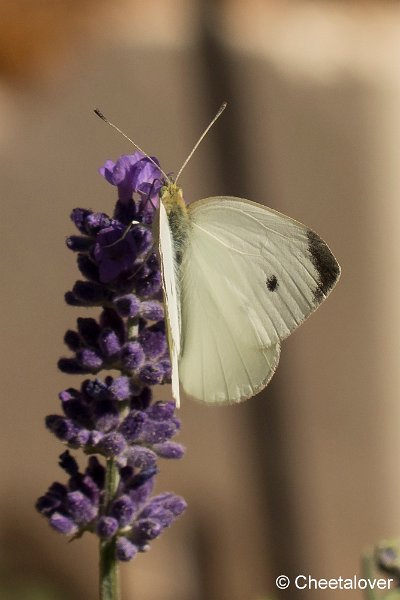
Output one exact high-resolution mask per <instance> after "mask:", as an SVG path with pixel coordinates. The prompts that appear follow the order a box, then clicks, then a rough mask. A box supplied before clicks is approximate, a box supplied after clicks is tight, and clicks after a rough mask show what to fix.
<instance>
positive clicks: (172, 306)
mask: <svg viewBox="0 0 400 600" xmlns="http://www.w3.org/2000/svg"><path fill="white" fill-rule="evenodd" d="M158 237H159V250H160V258H161V275H162V281H163V290H164V306H165V310H166V319H165V322H166V326H167V334H168V344H169V350H170V357H171V367H172V395H173V397H174V399H175V401H176V405H177V406H178V407H179V404H180V396H179V373H178V357H179V355H180V353H181V308H180V306H181V305H180V288H179V286H178V285H177V271H176V258H175V250H174V245H173V239H172V235H171V230H170V227H169V223H168V216H167V212H166V210H165V207H164V205H163V203H162V202H160V209H159V221H158Z"/></svg>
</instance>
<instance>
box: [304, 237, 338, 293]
mask: <svg viewBox="0 0 400 600" xmlns="http://www.w3.org/2000/svg"><path fill="white" fill-rule="evenodd" d="M307 239H308V251H309V253H310V256H311V261H312V263H313V265H314V267H315V268H316V269H317V271H318V287H317V288H316V290H315V291H314V300H315V302H316V303H318V304H319V303H320V302H322V300H323V299H324V298H325V296H326V295H327V294H328V292H329V291H330V290H331V289H332V288H333V286H334V285H335V283H336V281H337V279H338V277H339V274H340V267H339V265H338V264H337V262H336V259H335V257H334V256H333V254H332V252H331V251H330V250H329V248H328V246H327V245H326V244H325V242H324V241H323V240H321V238H320V237H319V236H318V235H317V234H316V233H314V231H307Z"/></svg>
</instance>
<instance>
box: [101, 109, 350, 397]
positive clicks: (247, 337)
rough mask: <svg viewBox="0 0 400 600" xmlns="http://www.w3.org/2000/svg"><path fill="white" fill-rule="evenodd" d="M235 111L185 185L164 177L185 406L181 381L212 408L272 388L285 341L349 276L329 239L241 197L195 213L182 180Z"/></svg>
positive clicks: (165, 244) (168, 287) (164, 231)
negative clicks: (342, 270)
mask: <svg viewBox="0 0 400 600" xmlns="http://www.w3.org/2000/svg"><path fill="white" fill-rule="evenodd" d="M225 107H226V103H224V104H223V105H222V106H221V108H220V109H219V111H218V112H217V114H216V116H215V117H214V119H213V120H212V121H211V123H210V124H209V126H208V127H207V128H206V130H205V131H204V133H203V134H202V135H201V137H200V139H199V140H198V142H197V143H196V145H195V146H194V148H193V150H192V152H191V153H190V154H189V156H188V158H187V159H186V161H185V162H184V164H183V165H182V167H181V169H180V171H179V173H178V175H177V177H176V180H175V182H174V181H172V180H171V179H170V178H169V177H168V176H167V175H166V174H165V173H164V172H163V171H161V172H162V173H163V175H164V177H165V181H166V184H165V185H164V187H163V188H161V191H160V207H159V213H158V216H157V219H156V227H155V233H156V236H157V237H158V240H159V252H160V258H161V271H162V279H163V290H164V301H165V302H164V303H165V308H166V324H167V332H168V341H169V349H170V356H171V364H172V394H173V396H174V399H175V401H176V404H177V406H179V404H180V393H179V382H180V383H181V384H182V388H183V389H184V391H185V392H186V393H187V394H189V395H190V396H193V397H194V398H196V399H197V400H200V401H202V402H206V403H208V404H227V403H234V402H241V401H242V400H246V399H247V398H250V397H251V396H253V395H254V394H256V393H257V392H259V391H260V390H262V389H263V388H264V387H265V386H266V385H267V384H268V382H269V381H270V380H271V377H272V376H273V374H274V372H275V369H276V367H277V365H278V361H279V353H280V342H281V341H282V340H283V339H285V338H286V337H287V336H288V335H289V334H290V333H292V331H294V330H295V329H296V327H298V326H299V325H300V324H301V323H302V322H303V321H304V320H305V319H306V318H307V317H308V316H309V315H310V314H311V313H312V312H313V311H314V310H315V309H316V308H318V306H319V305H320V304H321V302H322V301H323V300H324V299H325V298H326V297H327V296H328V294H329V293H330V292H331V290H332V289H333V287H334V285H335V284H336V282H337V281H338V279H339V276H340V267H339V265H338V263H337V261H336V259H335V257H334V256H333V254H332V253H331V251H330V249H329V248H328V246H327V245H326V244H325V242H324V241H323V240H321V238H320V237H319V236H318V235H317V234H316V233H314V232H313V231H311V229H309V228H308V227H306V226H305V225H302V224H301V223H298V222H297V221H294V220H293V219H291V218H290V217H287V216H285V215H283V214H281V213H279V212H277V211H275V210H272V209H270V208H267V207H266V206H263V205H261V204H257V203H256V202H251V201H250V200H245V199H243V198H235V197H232V196H216V197H215V198H206V199H204V200H199V201H198V202H194V203H192V204H190V205H189V206H186V204H185V201H184V200H183V195H182V190H181V188H180V187H178V185H177V181H178V179H179V176H180V174H181V173H182V171H183V169H184V168H185V166H186V164H187V163H188V161H189V160H190V158H191V156H192V155H193V153H194V152H195V150H196V148H197V147H198V145H199V144H200V142H201V141H202V139H203V138H204V136H205V135H206V133H207V132H208V130H209V129H210V128H211V126H212V125H213V124H214V123H215V121H216V120H217V119H218V117H219V116H220V115H221V113H222V112H223V110H224V109H225ZM95 112H96V114H97V115H98V116H99V117H100V118H102V119H103V120H104V121H106V123H108V124H109V125H111V127H113V128H114V129H116V130H117V131H118V132H119V133H121V134H122V135H123V136H124V137H125V138H126V139H128V140H129V141H130V142H131V143H132V144H133V145H134V146H135V147H136V148H137V149H138V150H140V151H141V152H143V150H142V149H141V148H140V147H139V146H138V145H137V144H136V143H135V142H133V141H132V140H131V139H130V138H129V137H128V136H127V135H126V134H125V133H124V132H123V131H121V130H120V129H119V128H118V127H117V126H116V125H114V124H113V123H110V121H108V119H106V117H104V115H103V114H102V113H101V112H100V111H98V110H97V109H96V110H95ZM144 154H145V155H146V156H147V157H148V159H149V160H150V161H151V162H154V161H153V159H152V158H151V157H149V156H148V155H147V154H146V153H145V152H144ZM154 164H156V163H154ZM156 166H157V167H158V165H156ZM160 170H161V169H160Z"/></svg>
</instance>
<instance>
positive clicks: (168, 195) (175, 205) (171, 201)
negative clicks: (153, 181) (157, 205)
mask: <svg viewBox="0 0 400 600" xmlns="http://www.w3.org/2000/svg"><path fill="white" fill-rule="evenodd" d="M160 200H161V202H162V203H163V205H164V207H165V210H166V212H167V216H168V223H169V226H170V230H171V235H172V239H173V241H174V250H175V258H176V261H177V264H178V265H180V263H181V262H182V258H183V252H184V249H185V246H186V243H187V238H188V227H189V214H188V211H187V207H186V204H185V201H184V199H183V194H182V189H181V188H180V187H178V186H177V185H176V184H175V183H168V185H165V186H164V187H162V188H161V191H160Z"/></svg>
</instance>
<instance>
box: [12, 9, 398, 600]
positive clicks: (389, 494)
mask: <svg viewBox="0 0 400 600" xmlns="http://www.w3.org/2000/svg"><path fill="white" fill-rule="evenodd" d="M399 17H400V6H399V3H398V2H385V1H383V0H379V1H378V0H377V1H376V2H372V1H370V2H362V1H354V2H352V1H351V0H348V1H347V2H342V1H337V2H334V1H330V0H323V1H322V0H320V1H317V0H315V1H305V0H297V1H288V0H286V1H285V0H246V2H243V1H240V0H225V1H222V0H221V1H219V2H217V1H214V2H213V1H212V0H203V1H201V0H198V1H196V0H153V1H152V2H147V3H144V2H140V1H139V0H116V1H115V2H113V3H109V2H104V1H102V0H96V1H94V0H79V2H78V1H76V0H73V1H71V0H69V1H68V0H57V1H55V0H14V2H12V3H11V2H7V1H6V0H3V2H2V3H0V187H1V206H2V211H3V214H2V217H1V221H0V227H1V235H0V244H1V255H0V256H1V266H2V269H3V273H2V281H3V284H2V294H1V297H2V308H1V314H2V318H1V339H2V352H3V358H2V361H1V366H2V373H1V382H2V389H3V396H4V398H3V401H2V413H1V429H2V433H1V436H0V456H1V466H2V485H1V489H0V503H1V504H0V528H1V529H0V565H1V566H0V597H1V598H2V599H3V598H4V599H5V600H27V599H29V600H72V599H74V600H95V599H96V597H97V543H96V540H94V539H90V538H89V537H84V538H83V539H82V540H80V541H77V542H74V543H73V544H68V543H67V541H66V538H63V537H62V536H60V535H56V534H55V533H54V532H52V531H51V530H50V529H49V527H48V526H47V523H46V522H45V521H44V520H43V519H42V518H40V517H39V515H38V514H37V513H36V512H35V511H34V508H33V504H34V502H35V500H36V498H37V496H39V495H41V494H42V493H43V492H44V491H45V490H46V489H47V487H48V485H49V484H50V483H51V482H52V481H54V480H58V479H59V478H61V480H63V479H62V478H63V475H62V473H61V471H60V470H59V468H58V467H57V457H58V455H59V454H60V452H61V451H62V446H61V445H60V443H59V442H57V441H56V440H55V439H54V438H53V437H52V435H51V434H49V433H48V432H46V431H45V429H44V425H43V419H44V416H45V415H46V414H49V413H53V412H57V411H58V407H59V403H58V399H57V393H58V391H59V390H61V389H64V387H67V386H69V385H72V384H75V385H76V384H77V383H78V381H79V378H76V379H75V380H74V381H72V379H73V378H71V377H70V378H68V377H67V376H65V375H63V374H61V373H58V372H57V369H56V361H57V359H58V357H59V356H60V355H63V354H65V353H66V349H64V346H63V342H62V338H63V335H64V331H65V330H66V329H67V328H68V327H71V326H73V325H74V323H75V319H76V317H77V316H79V315H80V312H79V310H75V309H73V308H71V307H67V306H66V305H64V303H63V294H64V292H65V291H66V290H67V289H70V287H71V285H72V284H73V282H74V280H75V278H76V277H77V270H76V267H75V261H74V257H73V256H72V255H71V253H69V252H68V251H67V249H66V248H65V243H64V240H65V237H66V236H67V235H68V234H70V233H71V232H72V224H71V223H70V221H69V214H70V211H71V209H72V208H74V207H76V206H84V207H90V208H93V209H96V210H104V211H106V212H107V211H110V210H111V209H112V206H113V204H114V202H115V199H116V198H115V190H114V189H113V188H112V187H111V186H109V185H108V184H107V183H105V181H104V180H103V179H102V177H100V176H99V175H98V174H97V168H98V167H99V166H101V165H102V164H103V163H104V162H105V160H106V159H109V158H110V159H113V160H115V159H116V158H117V157H118V156H119V155H121V154H124V153H130V152H132V151H133V150H132V148H131V147H130V146H129V145H128V144H127V142H126V141H125V140H123V139H122V138H120V137H118V136H117V135H115V133H114V132H113V131H112V130H111V129H109V128H107V127H106V126H105V125H104V124H103V123H101V122H100V121H99V119H96V118H95V117H94V116H93V113H92V109H93V108H94V107H96V106H98V107H99V108H100V109H101V110H102V111H104V113H105V114H106V115H107V116H108V117H109V118H110V119H111V120H114V121H115V122H117V123H118V124H119V126H120V127H122V128H123V129H124V130H125V131H126V132H127V133H128V134H129V135H130V136H132V137H133V138H134V139H135V140H136V141H137V143H138V144H139V145H141V146H142V147H144V148H145V149H146V151H147V152H148V153H150V154H154V155H156V156H158V157H159V159H160V160H161V164H162V165H163V168H164V170H166V171H167V172H169V171H175V172H176V171H177V169H178V168H179V166H180V165H181V163H182V161H183V160H184V158H185V157H186V155H187V154H188V152H189V150H190V148H191V147H192V145H193V143H194V141H195V140H196V139H197V137H198V135H199V134H200V132H201V131H202V130H203V128H204V127H205V125H206V124H207V123H208V122H209V120H210V119H211V118H212V116H213V115H214V114H215V112H216V110H217V108H218V106H219V105H220V104H221V102H222V101H223V100H227V101H228V103H229V106H228V110H227V111H226V112H225V113H224V116H223V117H222V118H221V119H220V121H219V122H218V124H217V125H216V126H215V127H214V129H213V130H212V132H211V133H210V134H209V136H208V137H207V139H206V140H205V142H204V143H203V144H202V146H201V148H200V149H199V150H198V152H197V154H196V156H195V157H194V158H193V160H192V161H191V163H190V165H189V166H188V167H187V169H186V171H185V173H184V175H183V178H182V180H181V183H182V185H183V188H184V192H185V197H186V200H187V201H188V202H190V201H192V200H196V199H199V198H201V197H207V196H212V195H218V194H225V195H229V194H231V195H236V196H244V197H246V198H250V199H252V200H255V201H257V202H261V203H265V204H267V205H269V206H271V207H273V208H275V209H278V210H280V211H282V212H285V213H287V214H289V215H290V216H292V217H294V218H296V219H297V220H299V221H302V222H304V223H307V225H309V226H310V227H312V228H313V229H314V230H316V231H317V232H318V233H319V234H320V235H321V236H322V237H323V238H324V239H325V240H326V241H327V242H328V244H329V245H330V246H331V248H332V249H333V251H334V253H335V255H336V256H337V258H338V260H339V262H340V264H341V266H342V269H343V274H342V279H341V282H340V284H339V285H338V287H337V289H336V290H335V291H334V293H333V294H332V296H331V297H330V298H329V300H328V301H327V302H326V303H325V304H324V305H323V307H322V308H321V309H320V310H319V311H317V313H316V314H315V315H314V316H313V317H312V318H311V319H310V320H309V321H308V322H307V323H306V325H305V326H304V327H301V328H300V330H299V331H298V332H296V334H295V335H293V336H292V337H291V338H290V339H288V340H287V341H286V342H285V343H284V347H283V352H282V358H281V362H280V366H279V369H278V372H277V374H276V376H275V377H274V379H273V381H272V383H271V384H270V385H269V386H268V388H267V389H266V390H265V391H264V392H263V393H262V394H260V395H259V396H258V397H256V398H253V399H251V400H249V401H248V402H246V403H244V404H243V405H240V406H236V407H227V408H207V407H204V406H201V405H198V404H196V403H194V402H192V401H187V402H184V403H183V407H182V409H181V411H180V417H181V419H182V421H183V426H182V434H181V436H180V438H179V441H181V442H183V443H185V444H186V446H187V454H186V457H185V458H184V460H183V461H180V462H179V463H178V462H177V463H168V462H166V461H164V463H163V464H162V473H161V475H160V477H159V482H158V490H159V491H163V490H171V491H174V492H176V493H178V494H181V495H183V496H184V497H185V498H186V499H187V501H188V503H189V509H188V510H187V512H186V514H185V515H184V516H183V518H182V519H180V520H179V522H178V523H177V524H176V525H174V527H173V528H172V529H171V530H168V531H167V532H166V533H165V534H164V535H163V537H162V538H160V540H158V541H156V542H155V543H154V544H153V547H152V549H151V551H150V552H149V553H148V554H147V555H140V556H139V557H138V558H136V560H135V561H134V562H132V563H131V564H128V565H125V566H123V568H122V578H123V588H124V593H123V600H128V599H129V600H172V599H174V600H225V599H229V600H263V599H264V598H266V597H268V598H274V599H279V600H281V599H282V600H284V599H289V598H290V599H293V600H298V599H300V598H301V599H305V600H308V599H310V600H312V599H314V598H315V599H317V598H321V597H323V598H324V599H325V600H333V599H334V598H337V597H339V594H340V593H341V592H339V591H335V590H331V591H329V590H325V591H323V592H321V591H315V592H312V591H296V590H295V589H293V588H290V589H289V590H287V591H286V592H278V591H277V590H276V589H275V583H274V582H275V578H276V576H277V575H280V574H283V573H284V574H286V575H288V576H289V577H290V578H293V577H294V576H296V575H298V574H306V575H308V574H311V575H312V576H313V577H315V578H320V577H325V578H328V579H329V578H338V577H339V576H342V577H344V578H346V577H352V576H353V575H355V574H357V573H360V555H361V553H362V551H364V550H365V549H366V548H368V547H370V546H371V545H373V544H374V543H375V542H377V541H379V540H380V539H382V538H386V537H396V536H397V535H399V534H400V477H399V457H400V435H399V431H400V428H399V424H400V369H399V360H400V337H399V334H400V319H399V305H398V302H399V295H400V280H399V281H398V277H399V272H400V247H399V240H400V202H399V198H400V109H399V107H400V19H399ZM160 397H163V398H168V397H169V390H168V389H162V390H160ZM361 597H362V593H361V592H358V591H354V592H351V591H347V592H346V599H347V600H353V599H354V600H356V599H357V598H361Z"/></svg>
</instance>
